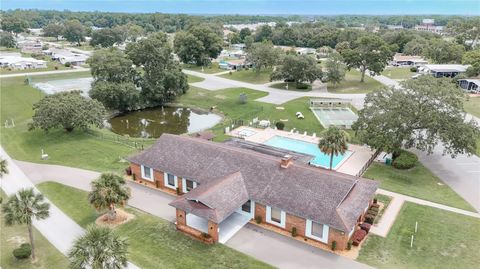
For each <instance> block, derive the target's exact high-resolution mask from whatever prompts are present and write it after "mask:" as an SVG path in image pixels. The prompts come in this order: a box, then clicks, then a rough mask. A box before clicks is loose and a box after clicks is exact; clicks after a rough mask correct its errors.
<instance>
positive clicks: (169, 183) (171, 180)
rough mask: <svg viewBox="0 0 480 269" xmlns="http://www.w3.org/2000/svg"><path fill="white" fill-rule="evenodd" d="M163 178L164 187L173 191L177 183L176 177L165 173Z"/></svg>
mask: <svg viewBox="0 0 480 269" xmlns="http://www.w3.org/2000/svg"><path fill="white" fill-rule="evenodd" d="M163 178H164V183H165V187H167V188H170V189H174V190H175V189H177V187H178V183H177V177H176V176H174V175H172V174H169V173H165V174H164V176H163Z"/></svg>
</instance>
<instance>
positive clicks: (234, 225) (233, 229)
mask: <svg viewBox="0 0 480 269" xmlns="http://www.w3.org/2000/svg"><path fill="white" fill-rule="evenodd" d="M249 221H250V216H248V215H246V214H242V213H238V212H233V213H232V214H231V215H230V216H228V217H227V218H226V219H225V220H223V221H222V222H221V223H220V224H219V225H218V242H219V243H222V244H225V243H226V242H227V241H228V240H229V239H230V238H232V237H233V236H234V235H235V234H236V233H237V232H238V231H240V229H241V228H242V227H243V226H245V224H247V223H248V222H249ZM187 226H189V227H192V228H194V229H197V230H199V231H202V232H204V233H208V220H206V219H204V218H201V217H198V216H196V215H194V214H187Z"/></svg>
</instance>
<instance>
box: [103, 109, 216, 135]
mask: <svg viewBox="0 0 480 269" xmlns="http://www.w3.org/2000/svg"><path fill="white" fill-rule="evenodd" d="M221 120H222V117H220V116H219V115H217V114H214V113H208V112H201V111H197V110H195V111H193V110H191V109H190V108H185V107H158V108H152V109H144V110H139V111H134V112H130V113H127V114H122V115H119V116H117V117H114V118H111V119H110V120H109V121H108V122H109V123H110V125H111V129H112V131H113V132H114V133H117V134H120V135H129V136H131V137H144V138H157V137H160V136H161V135H162V134H163V133H170V134H184V133H194V132H199V131H202V130H205V129H209V128H211V127H213V126H215V125H216V124H217V123H219V122H220V121H221Z"/></svg>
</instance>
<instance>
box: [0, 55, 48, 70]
mask: <svg viewBox="0 0 480 269" xmlns="http://www.w3.org/2000/svg"><path fill="white" fill-rule="evenodd" d="M0 66H1V67H2V68H11V69H36V68H47V62H46V61H44V60H37V59H34V58H32V57H22V55H21V54H20V53H1V54H0Z"/></svg>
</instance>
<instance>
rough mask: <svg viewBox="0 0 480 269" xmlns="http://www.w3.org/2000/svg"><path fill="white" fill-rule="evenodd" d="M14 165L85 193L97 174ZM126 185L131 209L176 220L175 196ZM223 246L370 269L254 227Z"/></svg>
mask: <svg viewBox="0 0 480 269" xmlns="http://www.w3.org/2000/svg"><path fill="white" fill-rule="evenodd" d="M15 163H16V164H17V165H18V166H19V167H20V168H21V169H22V170H23V171H25V173H26V174H27V175H28V176H29V177H31V178H32V181H33V182H34V183H35V184H38V183H41V182H45V181H55V182H59V183H62V184H65V185H68V186H71V187H75V188H79V189H82V190H86V191H88V190H90V182H91V181H92V180H94V179H95V178H97V177H98V176H99V175H100V174H99V173H98V172H93V171H88V170H83V169H78V168H70V167H64V166H59V165H48V164H36V163H29V162H23V161H15ZM129 186H130V187H131V189H132V198H131V199H130V200H129V201H128V204H129V205H130V206H132V207H135V208H138V209H140V210H143V211H146V212H148V213H150V214H152V215H155V216H157V217H160V218H163V219H166V220H168V221H171V222H173V221H174V220H175V210H174V208H173V207H171V206H169V205H168V203H169V202H170V201H172V200H173V199H174V198H175V197H174V196H171V195H168V194H165V193H163V192H160V191H157V190H154V189H151V188H148V187H145V186H142V185H139V184H137V183H133V182H129ZM226 245H228V246H230V247H232V248H234V249H236V250H238V251H241V252H244V253H246V254H248V255H250V256H253V257H255V258H257V259H259V260H262V261H264V262H267V263H269V264H272V265H274V266H276V267H278V268H285V269H297V268H371V267H369V266H367V265H364V264H361V263H358V262H356V261H352V260H350V259H348V258H345V257H342V256H338V255H335V254H333V253H330V252H326V251H323V250H320V249H317V248H315V247H312V246H309V245H306V244H303V243H300V242H297V241H295V240H292V239H290V238H287V237H285V236H282V235H279V234H276V233H273V232H270V231H267V230H264V229H261V228H258V227H256V226H254V225H247V226H245V227H243V228H242V229H240V231H239V232H238V233H237V234H236V235H234V236H233V237H232V238H231V239H230V240H229V241H228V242H227V244H226ZM292 257H295V259H293V258H292Z"/></svg>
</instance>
